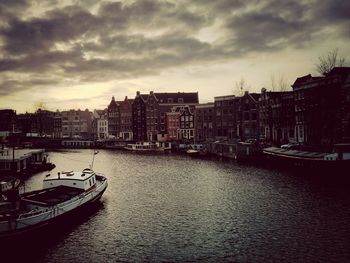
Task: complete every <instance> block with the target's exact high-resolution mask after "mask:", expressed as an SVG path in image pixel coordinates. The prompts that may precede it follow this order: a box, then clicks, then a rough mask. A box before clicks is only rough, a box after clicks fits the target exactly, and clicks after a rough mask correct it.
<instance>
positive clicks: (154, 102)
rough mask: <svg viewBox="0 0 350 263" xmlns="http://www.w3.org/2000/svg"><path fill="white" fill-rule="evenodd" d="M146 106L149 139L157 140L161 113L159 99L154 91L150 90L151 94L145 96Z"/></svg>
mask: <svg viewBox="0 0 350 263" xmlns="http://www.w3.org/2000/svg"><path fill="white" fill-rule="evenodd" d="M145 106H146V132H147V141H157V135H158V133H159V116H160V115H159V103H158V99H157V97H156V96H155V94H154V93H153V91H150V93H149V95H148V96H146V97H145Z"/></svg>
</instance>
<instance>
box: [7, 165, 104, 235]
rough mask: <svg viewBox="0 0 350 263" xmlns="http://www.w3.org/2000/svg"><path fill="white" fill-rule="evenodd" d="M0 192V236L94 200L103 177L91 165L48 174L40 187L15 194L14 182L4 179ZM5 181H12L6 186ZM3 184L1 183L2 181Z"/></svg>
mask: <svg viewBox="0 0 350 263" xmlns="http://www.w3.org/2000/svg"><path fill="white" fill-rule="evenodd" d="M6 185H7V188H6V189H5V187H4V189H3V190H4V191H2V192H1V195H0V237H6V236H13V235H16V234H20V233H23V232H27V231H30V230H33V229H36V228H38V227H41V226H44V225H47V224H49V223H53V222H54V221H55V219H57V218H59V217H61V216H63V215H66V214H68V213H73V212H74V211H76V210H77V209H78V208H80V207H83V206H85V205H87V204H89V203H92V202H95V201H97V200H98V199H99V198H100V197H101V196H102V194H103V193H104V191H105V190H106V188H107V185H108V183H107V179H106V177H105V176H103V175H102V174H97V173H95V172H94V171H93V170H92V169H89V168H87V169H84V170H83V171H79V172H73V171H67V172H59V173H58V174H57V175H55V176H53V175H50V174H48V175H47V176H46V177H45V179H44V180H43V189H41V190H36V191H32V192H27V193H24V194H19V189H18V186H16V184H11V183H9V182H6ZM9 185H13V187H12V188H10V189H9ZM3 186H5V184H3Z"/></svg>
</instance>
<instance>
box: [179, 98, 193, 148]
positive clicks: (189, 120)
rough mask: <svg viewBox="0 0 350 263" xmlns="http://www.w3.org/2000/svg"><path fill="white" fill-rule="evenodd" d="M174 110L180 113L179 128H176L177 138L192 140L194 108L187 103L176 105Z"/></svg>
mask: <svg viewBox="0 0 350 263" xmlns="http://www.w3.org/2000/svg"><path fill="white" fill-rule="evenodd" d="M174 111H175V112H179V113H180V128H179V129H178V130H177V139H178V140H179V141H182V142H193V140H194V138H195V128H194V124H195V119H194V115H195V114H194V108H191V107H190V106H189V105H185V106H176V107H175V109H174Z"/></svg>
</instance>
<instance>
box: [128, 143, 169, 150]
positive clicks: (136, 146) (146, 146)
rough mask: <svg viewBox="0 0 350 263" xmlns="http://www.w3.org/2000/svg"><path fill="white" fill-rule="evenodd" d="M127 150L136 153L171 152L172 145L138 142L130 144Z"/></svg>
mask: <svg viewBox="0 0 350 263" xmlns="http://www.w3.org/2000/svg"><path fill="white" fill-rule="evenodd" d="M124 149H125V150H128V151H135V152H164V151H169V150H171V143H169V142H137V143H128V144H127V145H126V146H125V147H124Z"/></svg>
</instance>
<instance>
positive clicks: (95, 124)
mask: <svg viewBox="0 0 350 263" xmlns="http://www.w3.org/2000/svg"><path fill="white" fill-rule="evenodd" d="M92 130H93V134H94V137H93V138H94V139H97V140H106V139H108V135H109V134H108V113H107V110H94V112H93V120H92Z"/></svg>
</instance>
